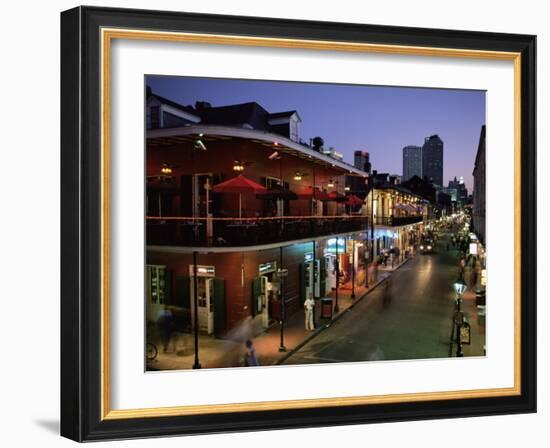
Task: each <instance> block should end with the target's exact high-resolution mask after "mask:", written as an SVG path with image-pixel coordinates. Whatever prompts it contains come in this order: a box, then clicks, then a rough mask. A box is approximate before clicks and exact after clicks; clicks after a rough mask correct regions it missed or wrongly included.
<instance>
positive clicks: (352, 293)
mask: <svg viewBox="0 0 550 448" xmlns="http://www.w3.org/2000/svg"><path fill="white" fill-rule="evenodd" d="M351 300H355V238H352V240H351Z"/></svg>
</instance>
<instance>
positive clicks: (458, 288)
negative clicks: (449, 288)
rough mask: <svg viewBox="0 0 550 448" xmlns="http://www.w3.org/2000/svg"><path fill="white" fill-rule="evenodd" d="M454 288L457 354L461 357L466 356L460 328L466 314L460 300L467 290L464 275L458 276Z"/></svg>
mask: <svg viewBox="0 0 550 448" xmlns="http://www.w3.org/2000/svg"><path fill="white" fill-rule="evenodd" d="M453 288H454V290H455V293H456V312H455V314H454V319H453V320H454V324H455V333H456V356H457V358H461V357H463V356H464V354H463V353H462V338H461V337H460V330H461V328H462V325H463V323H464V315H463V314H462V312H461V310H460V302H461V301H462V294H464V292H465V291H466V288H467V285H466V282H465V281H464V279H463V278H462V276H460V277H458V278H457V279H456V280H455V282H454V283H453Z"/></svg>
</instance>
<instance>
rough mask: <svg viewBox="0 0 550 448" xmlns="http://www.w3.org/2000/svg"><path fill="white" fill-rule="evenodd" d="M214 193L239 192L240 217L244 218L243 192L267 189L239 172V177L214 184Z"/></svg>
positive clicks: (257, 191) (256, 191)
mask: <svg viewBox="0 0 550 448" xmlns="http://www.w3.org/2000/svg"><path fill="white" fill-rule="evenodd" d="M212 191H213V192H214V193H239V219H241V218H242V199H241V195H242V194H243V193H255V194H257V193H262V192H264V191H267V188H265V187H264V186H263V185H260V184H258V183H256V182H254V181H253V180H250V179H248V178H247V177H244V176H243V175H242V174H239V175H238V176H237V177H233V178H232V179H229V180H226V181H225V182H222V183H219V184H217V185H214V187H213V188H212Z"/></svg>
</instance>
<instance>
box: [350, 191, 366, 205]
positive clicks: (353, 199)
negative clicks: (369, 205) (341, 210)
mask: <svg viewBox="0 0 550 448" xmlns="http://www.w3.org/2000/svg"><path fill="white" fill-rule="evenodd" d="M364 203H365V201H363V199H361V198H360V197H358V196H355V195H354V194H350V195H349V196H348V200H347V201H346V204H347V205H351V206H352V207H357V206H358V205H363V204H364Z"/></svg>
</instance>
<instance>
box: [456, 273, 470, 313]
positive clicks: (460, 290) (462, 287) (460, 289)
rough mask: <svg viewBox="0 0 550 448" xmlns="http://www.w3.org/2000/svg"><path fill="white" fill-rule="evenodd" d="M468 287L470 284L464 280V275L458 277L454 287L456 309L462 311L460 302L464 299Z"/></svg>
mask: <svg viewBox="0 0 550 448" xmlns="http://www.w3.org/2000/svg"><path fill="white" fill-rule="evenodd" d="M467 287H468V286H467V285H466V282H465V281H464V278H462V276H460V277H458V278H457V279H456V280H455V282H454V283H453V288H454V290H455V293H456V310H457V311H460V302H461V301H462V294H464V292H465V291H466V288H467Z"/></svg>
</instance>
